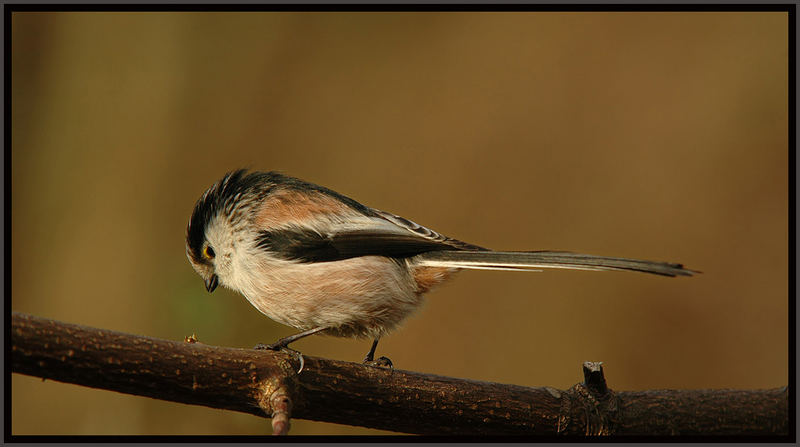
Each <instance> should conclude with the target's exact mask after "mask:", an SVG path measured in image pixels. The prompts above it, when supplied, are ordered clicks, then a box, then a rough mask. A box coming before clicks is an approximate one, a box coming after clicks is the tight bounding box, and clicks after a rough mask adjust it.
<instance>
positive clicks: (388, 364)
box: [362, 337, 393, 368]
mask: <svg viewBox="0 0 800 447" xmlns="http://www.w3.org/2000/svg"><path fill="white" fill-rule="evenodd" d="M378 340H380V337H378V338H376V339H375V341H373V342H372V347H371V348H369V352H368V353H367V356H366V357H364V361H363V362H362V363H364V364H365V365H368V366H377V367H381V368H392V367H393V365H392V361H391V360H389V358H388V357H380V358H379V359H378V360H374V359H375V348H377V347H378Z"/></svg>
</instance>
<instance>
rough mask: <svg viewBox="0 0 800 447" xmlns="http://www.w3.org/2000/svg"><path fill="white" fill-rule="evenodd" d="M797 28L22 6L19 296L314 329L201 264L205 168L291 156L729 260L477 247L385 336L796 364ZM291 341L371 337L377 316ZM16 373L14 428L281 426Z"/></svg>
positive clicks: (387, 195) (749, 20)
mask: <svg viewBox="0 0 800 447" xmlns="http://www.w3.org/2000/svg"><path fill="white" fill-rule="evenodd" d="M787 33H788V31H787V15H786V14H785V13H424V14H415V13H403V14H391V13H313V14H312V13H302V14H301V13H242V14H239V13H222V14H217V13H158V14H154V13H113V14H105V13H58V14H43V13H15V14H14V16H13V19H12V63H13V73H12V80H13V89H12V104H13V105H12V131H13V134H12V135H13V137H12V148H11V156H12V166H11V167H12V222H11V224H12V241H11V243H12V281H13V283H12V297H11V299H12V309H13V310H15V311H20V312H28V313H32V314H36V315H39V316H43V317H48V318H54V319H58V320H62V321H67V322H71V323H78V324H84V325H90V326H96V327H102V328H108V329H113V330H117V331H125V332H130V333H135V334H143V335H148V336H154V337H162V338H167V339H172V340H181V339H183V337H184V336H186V335H189V334H191V333H192V332H196V333H197V335H198V337H199V339H200V340H201V341H202V342H204V343H208V344H217V345H226V346H235V347H250V346H252V345H254V344H256V343H258V342H271V341H274V340H275V339H276V338H278V337H280V336H284V335H288V334H290V333H292V332H293V329H291V328H288V327H285V326H281V325H279V324H278V323H274V322H272V321H270V320H268V319H266V318H265V317H263V316H262V315H261V314H259V313H258V312H257V311H256V310H255V309H253V308H252V307H251V306H250V305H249V304H248V303H247V302H246V301H245V300H244V298H242V297H241V296H239V295H237V294H234V293H232V292H230V291H228V290H218V291H217V292H215V293H214V294H211V295H209V294H208V293H206V291H205V289H204V288H203V283H202V281H201V280H200V278H199V277H198V276H197V275H196V274H195V273H194V272H193V271H192V269H191V267H190V266H189V263H188V262H187V260H186V258H185V255H184V240H183V237H184V229H185V225H186V223H187V219H188V217H189V214H190V212H191V209H192V206H193V205H194V202H195V200H197V198H198V197H199V196H200V194H201V193H202V192H203V191H204V190H205V188H207V187H208V186H209V185H210V184H211V183H212V182H214V181H216V180H217V179H218V178H219V177H221V176H222V174H223V173H225V172H226V171H228V170H232V169H235V168H239V167H249V168H253V169H259V170H281V171H283V172H285V173H288V174H291V175H295V176H298V177H301V178H304V179H306V180H309V181H313V182H315V183H319V184H322V185H325V186H328V187H330V188H333V189H335V190H337V191H339V192H341V193H343V194H346V195H349V196H351V197H353V198H355V199H356V200H359V201H360V202H362V203H365V204H367V205H370V206H373V207H376V208H380V209H384V210H387V211H391V212H394V213H397V214H400V215H402V216H405V217H408V218H410V219H413V220H415V221H417V222H419V223H421V224H423V225H427V226H430V227H431V228H434V229H436V230H438V231H440V232H442V233H444V234H447V235H449V236H452V237H455V238H459V239H463V240H466V241H470V242H473V243H476V244H480V245H484V246H488V247H492V248H497V249H519V250H535V249H559V250H571V251H578V252H586V253H593V254H604V255H609V256H624V257H633V258H644V259H654V260H665V261H677V262H683V263H684V264H686V265H687V266H688V267H690V268H693V269H697V270H701V271H703V272H704V273H703V274H702V275H700V276H698V277H694V278H678V279H670V278H662V277H656V276H650V275H640V274H626V273H597V272H574V271H573V272H570V271H546V272H543V273H528V274H523V273H509V272H480V271H468V272H463V273H461V274H460V275H459V276H458V277H457V278H456V280H455V281H453V282H451V283H449V284H447V285H445V286H443V287H441V288H440V289H438V290H435V291H433V292H432V293H430V294H429V295H428V300H427V303H426V305H425V307H424V308H423V309H422V310H421V311H420V312H419V313H418V314H416V315H415V316H413V317H412V318H410V319H409V320H408V321H407V323H406V324H405V325H404V326H403V328H402V329H401V330H399V331H397V332H396V333H394V334H393V335H392V336H389V337H386V338H385V339H384V340H383V341H382V343H381V345H380V347H379V352H378V355H387V356H389V357H391V359H392V360H393V361H394V363H395V365H396V367H398V368H400V369H407V370H413V371H421V372H427V373H435V374H442V375H448V376H455V377H463V378H470V379H478V380H486V381H496V382H503V383H513V384H519V385H527V386H543V385H549V386H553V387H556V388H566V387H569V386H571V385H573V384H575V383H576V382H578V381H580V380H581V379H582V376H581V369H580V366H581V362H583V361H586V360H602V361H604V362H605V367H606V376H607V378H608V380H609V384H610V386H611V387H613V388H615V389H618V390H641V389H651V388H768V387H776V386H782V385H786V384H787V383H788V358H787V357H788V354H787V353H788V345H787V339H788V320H789V316H788V312H787V295H788V288H787V284H788V267H787V261H788V250H787V248H788V225H787V220H788V211H787V209H788V193H787V191H788V178H787V177H788V176H787V172H788V166H787V161H788V160H787V158H788V151H787V145H788V138H787V132H788V131H787V129H788V127H787V126H788V118H787V109H788V102H787V94H788V92H787V84H788V82H789V80H788V74H787V70H788V68H787V67H788V66H787V60H788V53H787V52H788V47H787V40H788V35H787ZM295 347H296V348H298V349H300V350H302V351H303V352H305V353H306V354H308V355H314V356H324V357H331V358H335V359H343V360H352V361H360V360H361V358H363V355H364V353H365V352H366V351H367V349H368V348H369V342H368V341H354V340H344V339H334V338H327V337H312V338H310V339H306V340H304V341H301V342H299V343H297V345H296V346H295ZM11 391H12V419H11V421H12V433H14V434H63V433H67V434H70V433H77V434H205V433H212V434H238V433H241V434H265V433H269V432H270V429H269V425H268V423H267V422H266V421H265V420H263V419H260V418H257V417H254V416H249V415H243V414H238V413H233V412H225V411H217V410H213V409H208V408H203V407H195V406H187V405H180V404H173V403H168V402H162V401H157V400H153V399H148V398H141V397H134V396H128V395H123V394H118V393H113V392H108V391H100V390H94V389H89V388H83V387H78V386H73V385H66V384H61V383H56V382H52V381H46V382H42V381H41V380H40V379H36V378H31V377H26V376H21V375H16V374H15V375H13V376H12V390H11ZM45 412H46V414H47V417H46V418H44V419H42V417H41V416H42V414H44V413H45ZM292 433H295V434H306V433H312V434H338V433H380V432H378V431H374V430H366V429H361V428H354V427H346V426H338V425H332V424H323V423H316V422H310V421H301V420H295V421H293V429H292Z"/></svg>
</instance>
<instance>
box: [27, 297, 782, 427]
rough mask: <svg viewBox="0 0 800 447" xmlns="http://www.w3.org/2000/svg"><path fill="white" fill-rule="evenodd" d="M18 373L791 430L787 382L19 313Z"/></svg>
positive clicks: (220, 394)
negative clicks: (490, 364)
mask: <svg viewBox="0 0 800 447" xmlns="http://www.w3.org/2000/svg"><path fill="white" fill-rule="evenodd" d="M11 323H12V328H11V338H12V341H11V368H12V371H13V372H17V373H21V374H27V375H32V376H36V377H42V378H46V379H52V380H57V381H61V382H67V383H74V384H79V385H84V386H89V387H94V388H102V389H107V390H114V391H119V392H123V393H128V394H135V395H140V396H148V397H152V398H155V399H163V400H169V401H174V402H182V403H187V404H196V405H205V406H208V407H212V408H220V409H227V410H234V411H240V412H245V413H250V414H254V415H258V416H264V417H273V431H274V432H276V433H285V432H286V431H288V429H289V418H290V417H294V418H301V419H310V420H317V421H325V422H334V423H339V424H348V425H358V426H363V427H370V428H377V429H384V430H391V431H395V432H404V433H417V434H451V435H453V434H457V435H525V436H529V435H563V434H566V435H615V434H616V435H640V436H641V435H750V436H769V435H778V436H784V437H786V436H788V435H789V417H788V397H789V393H788V389H787V388H786V387H783V388H776V389H770V390H752V391H751V390H658V391H628V392H614V391H612V390H611V389H609V388H608V387H607V385H606V383H605V378H604V377H603V371H602V367H601V366H600V364H597V363H586V364H584V375H585V380H584V382H583V383H580V384H578V385H575V386H574V387H572V388H571V389H569V390H556V389H553V388H550V387H534V388H531V387H522V386H516V385H503V384H498V383H488V382H480V381H474V380H464V379H455V378H450V377H442V376H435V375H430V374H420V373H415V372H409V371H402V370H387V369H382V368H375V367H368V366H364V365H361V364H358V363H350V362H342V361H336V360H328V359H322V358H317V357H311V356H305V367H304V369H303V371H302V372H301V373H300V374H299V375H298V374H297V373H296V371H297V369H298V367H299V362H298V360H297V358H296V357H293V356H291V355H288V354H284V353H281V352H272V351H256V350H251V349H235V348H223V347H216V346H209V345H204V344H202V343H197V342H196V341H195V340H194V339H193V338H191V337H190V338H187V340H185V341H183V342H175V341H169V340H161V339H156V338H150V337H143V336H137V335H130V334H124V333H119V332H114V331H108V330H103V329H95V328H88V327H83V326H78V325H74V324H68V323H61V322H57V321H53V320H48V319H44V318H39V317H35V316H31V315H25V314H20V313H13V314H12V321H11Z"/></svg>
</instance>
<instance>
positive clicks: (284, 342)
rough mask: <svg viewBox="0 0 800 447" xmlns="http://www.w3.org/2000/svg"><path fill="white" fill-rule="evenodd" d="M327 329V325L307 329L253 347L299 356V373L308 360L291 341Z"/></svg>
mask: <svg viewBox="0 0 800 447" xmlns="http://www.w3.org/2000/svg"><path fill="white" fill-rule="evenodd" d="M325 329H327V328H326V327H315V328H314V329H309V330H307V331H303V332H300V333H297V334H294V335H290V336H288V337H284V338H281V339H280V340H278V341H276V342H275V343H272V344H269V345H265V344H263V343H259V344H257V345H256V346H255V347H254V348H253V349H269V350H271V351H283V352H287V353H289V354H294V355H296V356H297V359H298V360H300V369H298V370H297V374H300V372H302V371H303V366H305V364H306V361H305V359H303V354H301V353H300V352H299V351H295V350H294V349H292V348H290V347H289V343H292V342H295V341H297V340H300V339H301V338H304V337H308V336H309V335H314V334H316V333H317V332H321V331H324V330H325Z"/></svg>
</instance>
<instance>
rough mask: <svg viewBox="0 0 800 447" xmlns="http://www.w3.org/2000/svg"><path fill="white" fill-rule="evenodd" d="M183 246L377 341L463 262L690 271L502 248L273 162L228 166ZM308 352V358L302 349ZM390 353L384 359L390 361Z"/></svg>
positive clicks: (282, 307) (304, 312)
mask: <svg viewBox="0 0 800 447" xmlns="http://www.w3.org/2000/svg"><path fill="white" fill-rule="evenodd" d="M186 254H187V256H188V258H189V261H190V262H191V264H192V267H194V269H195V271H197V273H198V274H200V276H201V277H202V278H203V280H204V281H205V285H206V289H207V290H208V291H209V292H213V291H214V289H215V288H216V287H217V285H218V284H222V285H223V286H225V287H227V288H229V289H232V290H235V291H237V292H239V293H241V294H242V295H244V296H245V298H247V300H248V301H250V304H252V305H253V306H255V308H256V309H258V310H259V311H261V313H263V314H264V315H266V316H268V317H270V318H271V319H273V320H275V321H277V322H279V323H282V324H285V325H288V326H292V327H294V328H297V329H300V330H301V331H302V332H300V333H298V334H295V335H292V336H290V337H286V338H283V339H281V340H279V341H277V342H276V343H273V344H272V345H269V346H268V348H270V349H276V350H278V349H286V348H287V345H288V344H289V343H291V342H293V341H295V340H298V339H300V338H302V337H305V336H308V335H311V334H315V333H319V332H323V333H325V334H328V335H334V336H339V337H370V338H372V339H373V340H374V342H373V344H372V348H371V349H370V351H369V353H368V354H367V356H366V358H365V362H373V356H374V354H375V348H376V346H377V344H378V340H379V339H380V337H381V336H383V335H384V334H386V333H388V332H390V331H391V330H392V329H394V328H396V327H397V326H398V325H399V324H400V322H402V321H403V319H405V318H406V317H407V316H409V315H410V314H411V313H412V312H414V310H416V309H417V308H418V307H419V306H420V304H421V303H422V295H423V294H424V293H425V292H427V291H428V290H430V289H431V288H432V287H434V286H435V285H437V284H439V283H441V282H442V281H444V280H446V279H448V278H449V277H450V276H452V275H453V273H455V272H457V271H458V270H460V269H489V270H518V271H531V270H535V269H538V268H542V267H544V268H566V269H578V270H629V271H636V272H645V273H653V274H657V275H665V276H690V275H692V274H693V273H696V272H693V271H691V270H687V269H684V268H683V266H682V265H681V264H670V263H665V262H654V261H640V260H635V259H623V258H610V257H604V256H593V255H583V254H577V253H569V252H559V251H527V252H503V251H492V250H488V249H485V248H482V247H479V246H477V245H472V244H468V243H466V242H461V241H458V240H455V239H451V238H449V237H446V236H443V235H441V234H439V233H437V232H435V231H433V230H430V229H428V228H425V227H423V226H421V225H418V224H416V223H414V222H412V221H410V220H407V219H404V218H402V217H399V216H395V215H394V214H390V213H387V212H385V211H380V210H376V209H373V208H369V207H367V206H364V205H362V204H360V203H358V202H356V201H355V200H353V199H350V198H348V197H345V196H343V195H341V194H339V193H337V192H334V191H332V190H330V189H327V188H324V187H322V186H318V185H314V184H312V183H308V182H305V181H302V180H299V179H296V178H293V177H289V176H285V175H282V174H278V173H275V172H266V173H263V172H251V173H247V172H246V171H244V170H239V171H235V172H231V173H228V174H226V175H225V176H224V177H223V178H222V179H221V180H220V181H218V182H217V183H215V184H214V185H213V186H211V187H210V188H209V189H208V190H207V191H206V192H205V193H204V194H203V196H202V197H200V199H199V200H198V201H197V203H196V204H195V207H194V211H193V212H192V217H191V219H190V220H189V226H188V228H187V230H186ZM301 359H302V357H301ZM387 360H388V359H387Z"/></svg>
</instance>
